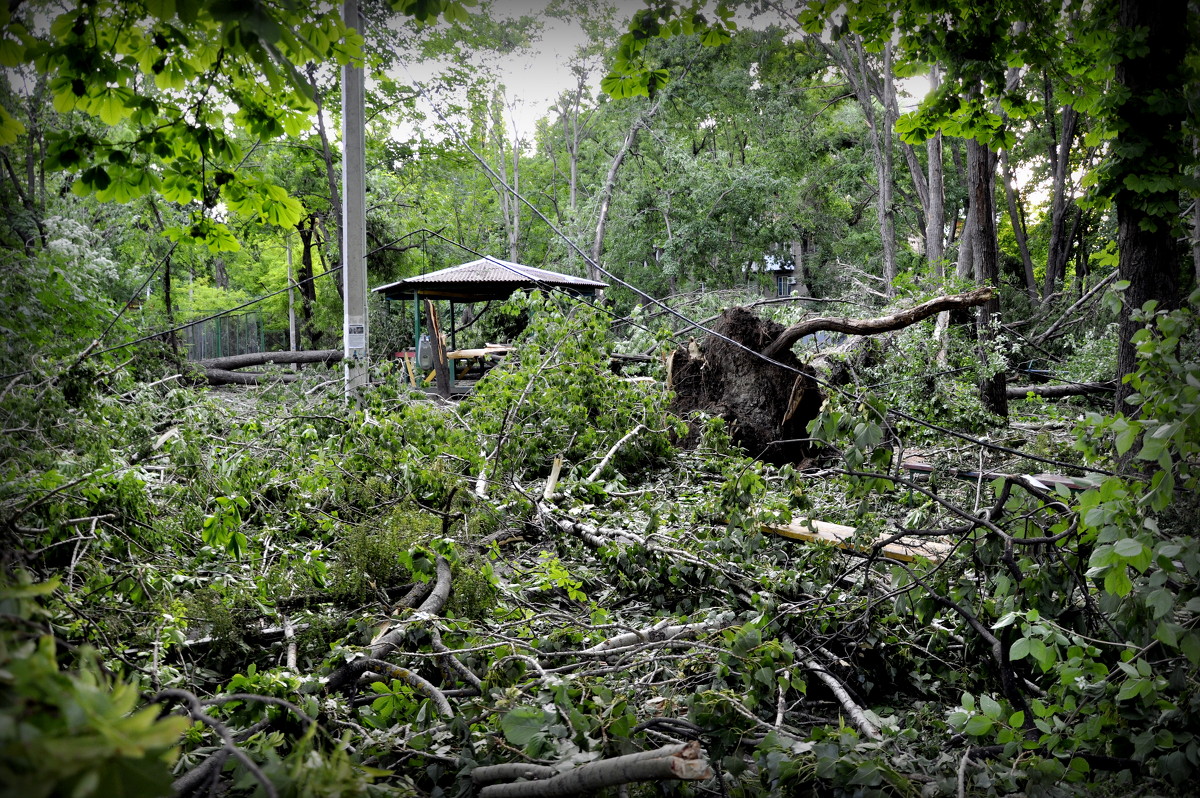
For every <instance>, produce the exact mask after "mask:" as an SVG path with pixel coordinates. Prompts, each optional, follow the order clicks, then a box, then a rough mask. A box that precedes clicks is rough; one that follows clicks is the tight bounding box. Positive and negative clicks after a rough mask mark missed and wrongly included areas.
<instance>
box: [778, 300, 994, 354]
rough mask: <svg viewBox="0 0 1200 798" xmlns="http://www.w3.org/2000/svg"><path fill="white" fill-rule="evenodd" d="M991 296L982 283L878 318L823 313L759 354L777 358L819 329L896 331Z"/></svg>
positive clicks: (788, 331) (796, 326) (786, 332)
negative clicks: (969, 289)
mask: <svg viewBox="0 0 1200 798" xmlns="http://www.w3.org/2000/svg"><path fill="white" fill-rule="evenodd" d="M993 296H995V289H993V288H992V287H991V286H984V287H983V288H977V289H975V290H974V291H968V292H967V293H965V294H951V295H949V296H939V297H935V298H934V299H931V300H929V301H928V302H922V303H921V304H920V305H916V306H915V307H911V308H907V309H905V310H902V311H900V312H899V313H893V314H892V315H890V316H881V317H879V318H877V319H849V318H844V317H826V316H820V317H817V318H815V319H805V320H804V321H799V322H796V323H795V324H793V325H792V326H791V327H788V328H787V329H785V330H784V331H783V332H781V333H779V335H777V336H775V340H773V341H772V342H771V343H769V344H768V345H767V346H766V348H765V349H763V350H762V353H763V354H764V355H766V356H767V357H769V358H777V357H778V356H779V355H781V354H782V353H783V352H785V351H787V350H788V349H791V348H792V344H794V343H796V342H797V341H799V340H800V339H801V338H803V337H804V336H806V335H812V334H813V333H815V332H819V331H822V330H824V331H828V332H840V333H846V334H848V335H876V334H878V333H885V332H891V331H892V330H899V329H902V328H904V327H908V326H909V325H912V324H916V323H917V322H919V321H921V320H923V319H927V318H929V317H930V316H933V315H936V314H938V313H941V312H942V311H944V310H962V309H964V308H971V307H976V306H978V305H982V304H983V303H985V302H987V301H988V300H990V299H991V298H992V297H993Z"/></svg>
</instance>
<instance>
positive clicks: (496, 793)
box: [471, 740, 713, 798]
mask: <svg viewBox="0 0 1200 798" xmlns="http://www.w3.org/2000/svg"><path fill="white" fill-rule="evenodd" d="M480 770H484V773H483V774H482V775H483V776H484V777H488V776H492V775H493V774H492V773H488V772H487V769H485V768H476V769H475V771H474V772H472V774H471V775H472V779H473V780H474V779H476V778H478V777H477V776H476V774H477V773H479V771H480ZM522 770H523V771H526V772H530V773H531V774H533V775H535V776H536V775H540V774H541V773H544V772H545V771H543V770H542V769H541V768H536V770H534V769H531V768H530V767H529V766H523V768H522ZM510 772H511V771H510ZM520 772H521V771H518V774H519V773H520ZM712 775H713V771H712V768H711V767H709V765H708V762H707V761H706V760H704V759H703V758H702V757H701V756H700V744H699V743H698V742H696V741H695V740H692V741H691V742H688V743H682V744H676V745H667V746H663V747H662V748H659V749H657V750H654V751H643V752H640V753H636V754H627V755H626V756H618V757H614V758H613V759H604V760H601V761H599V762H590V763H588V764H586V765H582V766H581V767H577V768H575V769H573V770H568V771H567V772H565V773H560V774H558V775H557V776H551V777H550V778H541V779H537V780H534V781H518V782H513V783H510V784H492V785H490V786H487V787H484V788H483V789H482V790H481V791H480V792H479V795H480V798H555V797H556V796H560V795H580V794H582V793H588V792H592V791H595V790H602V789H604V788H606V787H614V786H616V785H618V784H629V783H631V782H637V781H663V780H666V779H682V780H685V781H700V780H703V779H709V778H712ZM476 783H477V784H478V783H479V782H478V781H476Z"/></svg>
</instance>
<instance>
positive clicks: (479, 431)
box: [0, 303, 1200, 796]
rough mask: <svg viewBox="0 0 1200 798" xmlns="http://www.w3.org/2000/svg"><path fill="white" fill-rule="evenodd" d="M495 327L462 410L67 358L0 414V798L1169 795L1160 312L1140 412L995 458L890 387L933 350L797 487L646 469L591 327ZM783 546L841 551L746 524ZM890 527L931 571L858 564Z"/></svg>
mask: <svg viewBox="0 0 1200 798" xmlns="http://www.w3.org/2000/svg"><path fill="white" fill-rule="evenodd" d="M529 311H530V318H531V320H532V321H531V325H530V328H529V329H528V330H527V331H526V333H525V335H524V337H523V339H522V341H521V344H520V346H519V348H518V350H517V353H516V356H515V357H513V358H512V359H511V360H510V361H509V362H508V363H507V364H506V365H505V366H503V367H501V368H499V369H497V370H495V371H493V372H492V373H491V374H490V375H489V376H488V378H487V379H486V380H485V381H484V382H483V383H482V384H481V386H480V388H479V389H478V390H477V391H476V392H475V394H474V395H473V396H471V397H470V398H469V399H468V400H466V401H463V402H462V403H460V404H456V405H443V404H436V403H433V402H430V401H428V400H426V399H425V398H424V397H420V398H418V397H415V396H409V395H406V394H404V393H403V392H401V391H399V390H398V389H396V388H392V387H388V384H386V383H385V384H384V385H383V386H381V387H378V388H375V389H372V390H371V391H370V392H368V393H366V394H365V395H364V396H363V397H362V398H361V400H360V401H359V402H358V403H357V404H356V406H354V407H352V408H350V409H347V408H346V406H345V405H344V403H343V401H342V398H341V396H340V393H339V392H338V390H337V387H336V385H333V386H330V385H329V384H328V383H327V382H326V383H323V381H327V380H328V379H329V374H327V373H326V374H322V373H320V372H312V373H309V372H305V373H304V374H303V375H302V378H301V379H300V380H298V381H296V382H294V383H290V384H287V385H278V386H275V387H269V388H253V389H246V388H224V389H221V390H220V391H215V390H209V389H204V388H193V387H189V386H187V385H184V384H181V380H180V378H178V377H176V376H174V375H171V374H162V373H158V374H153V375H147V374H145V373H141V374H139V373H135V372H134V371H132V370H131V369H133V368H135V366H134V365H131V364H130V363H126V364H123V365H122V364H118V365H117V366H115V367H112V368H107V370H106V369H105V368H102V367H99V366H94V365H92V364H91V362H90V361H87V360H84V361H81V362H79V363H76V364H74V365H73V366H72V364H71V363H70V362H68V363H63V364H57V365H55V364H50V365H47V366H46V367H45V368H46V371H45V373H34V374H28V375H25V376H22V377H18V378H17V379H15V380H13V381H11V382H10V383H8V384H7V386H6V387H5V388H4V389H3V390H4V395H3V412H4V418H3V424H4V441H5V443H4V447H5V450H4V456H3V463H4V466H3V467H4V471H5V473H4V488H3V495H2V496H0V507H2V508H3V513H2V518H3V535H4V537H5V540H4V546H3V550H4V558H5V559H4V583H3V585H2V587H0V612H2V613H3V618H4V625H3V632H2V633H0V784H4V785H6V786H5V787H4V789H5V790H8V791H9V793H11V794H14V795H15V794H18V793H19V794H29V795H35V794H36V795H49V794H88V793H91V794H107V795H159V794H168V793H171V792H172V791H173V792H174V793H175V794H179V795H210V794H227V795H243V794H245V795H249V794H264V795H338V794H378V795H410V794H411V795H472V794H480V793H481V792H483V793H484V794H504V793H499V792H492V793H489V792H487V790H496V786H492V787H487V788H481V784H482V782H483V781H485V780H491V779H493V778H495V779H498V780H503V778H505V777H504V776H503V774H504V773H506V772H507V773H508V776H507V777H506V778H507V779H509V780H511V779H513V778H515V777H516V776H517V775H521V776H530V777H537V778H546V777H548V776H550V775H552V774H559V773H566V772H568V771H570V772H572V773H574V772H575V771H574V769H575V768H581V767H583V766H586V765H588V764H590V763H594V762H598V761H601V760H606V759H611V758H615V757H619V756H622V755H628V754H632V753H635V752H639V751H657V750H659V749H662V750H664V751H668V753H671V752H674V753H672V754H671V755H672V756H674V757H676V759H680V758H682V759H680V761H685V762H686V761H691V762H696V761H697V760H696V759H695V758H696V757H700V758H701V759H702V761H701V762H699V764H697V765H695V766H694V767H693V766H689V767H693V771H690V772H692V777H691V778H692V779H693V780H690V781H678V780H665V781H664V780H661V778H662V777H661V776H660V777H656V780H654V781H651V782H638V783H635V784H632V785H629V786H628V787H622V788H620V789H622V790H626V789H627V790H628V791H629V794H646V795H651V794H655V795H657V794H681V795H763V794H769V793H775V794H780V793H782V794H797V795H805V794H813V795H929V796H934V795H955V794H958V795H964V794H970V795H1003V794H1017V793H1021V794H1026V795H1068V794H1084V793H1088V794H1091V793H1092V792H1094V791H1095V790H1096V789H1102V790H1105V791H1107V793H1108V794H1114V795H1121V794H1131V793H1135V792H1136V793H1138V794H1174V793H1179V794H1185V793H1187V792H1188V788H1187V786H1186V785H1187V784H1188V783H1189V780H1190V779H1192V778H1194V774H1195V772H1196V770H1197V767H1198V766H1200V746H1198V741H1197V740H1196V739H1195V735H1194V730H1195V729H1196V728H1197V717H1198V714H1200V696H1198V694H1197V665H1198V664H1200V630H1198V629H1197V620H1198V617H1197V616H1198V613H1200V592H1198V591H1197V578H1198V577H1200V548H1198V546H1197V543H1196V541H1195V539H1194V537H1193V536H1192V535H1193V530H1194V522H1195V519H1196V517H1197V513H1196V498H1195V496H1196V493H1195V490H1194V489H1195V487H1196V484H1195V483H1196V471H1195V469H1196V466H1197V460H1196V456H1197V446H1200V444H1198V443H1197V441H1198V440H1200V435H1197V434H1196V433H1197V424H1198V423H1200V422H1198V421H1197V418H1198V417H1200V413H1197V412H1196V408H1197V407H1198V405H1197V402H1198V398H1197V392H1198V390H1200V380H1198V379H1197V377H1198V369H1200V366H1198V365H1197V362H1196V358H1195V356H1194V354H1195V339H1194V336H1195V333H1194V323H1193V322H1194V316H1193V315H1192V314H1193V310H1189V309H1185V310H1182V311H1178V312H1177V313H1175V314H1172V315H1169V316H1168V315H1164V314H1160V315H1159V316H1158V317H1157V318H1156V319H1153V320H1150V321H1151V322H1152V324H1153V326H1154V329H1155V330H1156V332H1153V333H1150V332H1148V333H1147V334H1146V335H1145V338H1144V339H1143V340H1142V341H1141V345H1142V352H1143V358H1142V364H1143V366H1142V370H1141V371H1140V372H1139V374H1138V376H1137V377H1136V387H1137V389H1138V390H1139V392H1140V394H1139V397H1138V398H1139V400H1140V402H1141V411H1142V414H1141V417H1140V419H1138V420H1133V419H1131V418H1126V417H1124V416H1112V415H1110V414H1108V413H1107V412H1103V410H1104V408H1103V407H1102V406H1101V405H1099V404H1097V403H1096V400H1091V399H1088V400H1081V401H1083V402H1084V404H1081V405H1076V406H1073V407H1063V408H1061V409H1060V408H1056V407H1054V406H1051V405H1050V404H1048V403H1044V402H1040V401H1038V400H1031V402H1032V408H1033V409H1032V411H1031V413H1030V418H1036V419H1037V422H1036V423H1019V420H1018V419H1014V421H1018V423H1014V424H1011V425H1008V426H1001V425H999V424H998V423H997V422H996V420H995V419H989V418H988V417H986V415H985V414H983V412H982V411H981V410H979V409H978V406H977V404H973V402H975V400H974V399H973V398H972V397H973V392H972V391H973V389H972V386H971V383H970V379H971V376H972V375H971V374H970V373H965V374H959V375H958V377H957V378H955V379H951V378H946V377H941V378H939V379H938V380H937V382H936V384H934V383H933V382H918V383H917V384H916V385H914V384H913V379H912V377H913V371H912V364H913V363H918V362H919V363H925V362H932V360H931V359H926V360H921V359H919V358H916V357H915V353H917V350H921V349H922V348H923V347H924V348H925V349H924V350H923V351H924V354H925V355H929V354H930V352H929V350H928V347H930V346H932V345H933V344H932V343H931V342H932V337H931V336H930V334H929V330H930V329H932V321H930V322H929V323H928V324H929V328H928V329H926V328H924V327H921V328H919V329H915V330H914V331H912V333H911V334H905V335H902V336H901V337H899V338H896V339H894V340H893V341H892V342H891V343H889V344H888V346H890V347H893V348H894V349H896V352H894V353H893V354H892V355H891V356H886V357H882V358H881V362H886V363H888V364H890V365H888V366H886V367H881V368H883V370H880V369H876V370H874V371H869V370H867V367H866V366H863V364H862V363H861V362H860V363H858V364H857V368H858V369H859V371H860V372H862V373H857V376H858V377H860V378H862V379H860V380H859V381H860V382H862V383H863V384H864V385H865V384H866V383H867V382H868V381H869V380H873V381H874V382H876V383H884V382H887V380H886V379H885V378H888V377H889V374H888V373H887V369H893V370H895V369H899V370H901V371H904V370H905V369H908V371H907V372H906V373H907V374H908V377H909V378H910V379H908V380H907V381H899V382H897V381H892V382H891V383H890V386H891V387H889V388H888V389H879V390H877V391H876V392H875V393H867V392H858V391H857V390H854V391H850V390H846V391H842V390H830V392H829V396H828V401H826V402H825V404H824V405H823V407H822V408H821V412H820V414H819V415H818V416H817V417H816V419H815V420H814V421H813V422H812V424H811V425H809V426H808V429H807V432H808V434H809V435H811V436H812V437H813V438H815V439H817V441H818V442H819V443H820V447H821V459H820V460H819V462H818V463H817V465H816V467H814V468H810V469H808V470H804V471H800V470H797V469H796V468H794V467H793V466H790V465H769V464H764V463H763V462H760V461H756V460H753V459H750V458H748V457H747V456H746V454H745V453H744V452H743V451H742V450H740V449H738V448H737V447H735V446H734V445H733V443H732V441H731V438H730V430H729V428H728V426H727V425H726V423H725V422H724V421H722V420H721V419H720V418H718V417H715V416H697V417H693V418H690V419H688V420H687V421H690V422H691V424H692V428H693V429H694V430H696V434H695V436H694V439H695V440H694V442H695V445H694V446H692V447H691V448H683V447H681V446H680V445H679V443H678V442H679V441H681V440H684V439H685V436H686V432H687V426H686V424H685V420H684V419H680V418H678V417H675V416H673V415H672V414H671V413H670V412H669V410H668V407H669V404H668V403H669V397H668V395H667V394H666V393H665V392H664V391H663V389H662V387H661V384H651V383H649V382H646V381H637V380H629V379H625V378H623V377H621V376H619V375H615V374H613V373H611V371H610V370H609V369H608V368H607V362H608V353H609V352H610V351H611V349H612V348H613V342H612V338H611V334H610V333H609V331H608V329H607V326H606V324H605V322H604V321H603V320H602V319H600V318H597V317H596V316H595V315H594V314H593V313H592V312H591V311H589V310H588V309H587V308H586V307H575V308H567V309H563V308H559V307H557V306H555V305H554V304H552V303H548V304H542V305H539V306H537V307H531V308H529ZM962 351H969V347H965V348H964V349H963V350H962ZM903 353H907V355H908V358H907V360H906V359H905V358H898V357H896V355H897V354H903ZM959 354H961V352H959ZM951 355H952V357H954V356H957V355H955V352H954V351H952V352H951ZM142 362H144V359H143V361H142ZM898 363H899V365H897V364H898ZM906 364H907V365H906ZM68 367H69V368H68ZM953 367H954V366H953V364H952V365H951V368H952V369H953ZM964 368H966V367H964ZM656 374H657V376H659V377H660V379H661V378H662V377H664V376H665V375H664V374H661V373H656ZM164 377H165V378H164ZM1087 402H1092V404H1091V405H1088V404H1087ZM896 408H907V411H903V412H902V414H901V415H896V414H895V413H890V412H889V410H895V409H896ZM908 411H913V412H918V411H919V413H920V418H922V419H932V420H935V421H937V422H938V424H939V425H944V424H950V422H951V420H954V421H957V422H958V423H957V424H953V425H952V426H954V427H955V429H956V430H959V431H960V432H959V433H957V434H947V433H946V432H945V431H944V430H939V429H936V428H931V427H930V426H928V425H925V424H921V423H916V422H914V421H913V420H912V419H913V418H914V416H913V415H912V413H911V412H908ZM989 430H990V431H989ZM914 450H915V451H919V453H920V454H921V456H922V458H923V460H924V461H925V462H926V463H928V464H930V465H931V466H932V472H931V473H928V474H923V473H922V474H919V473H916V472H912V471H909V470H905V469H902V468H901V467H900V466H901V462H902V461H903V460H904V458H906V457H907V456H908V455H910V454H912V452H913V451H914ZM1126 453H1128V454H1130V455H1135V459H1134V461H1133V462H1134V466H1133V467H1132V468H1128V467H1125V466H1122V464H1121V463H1120V461H1119V456H1120V455H1123V454H1126ZM556 461H558V463H559V465H558V466H556ZM1139 464H1147V465H1149V467H1150V468H1149V472H1148V471H1147V470H1146V469H1142V468H1140V467H1139ZM1119 471H1120V472H1122V473H1124V474H1125V475H1124V476H1118V475H1117V472H1119ZM1046 472H1057V473H1059V474H1061V475H1064V476H1070V477H1072V478H1073V480H1074V483H1073V484H1072V485H1065V484H1063V485H1055V484H1053V483H1051V482H1048V481H1046V479H1045V478H1037V477H1030V476H1028V475H1033V474H1038V473H1046ZM1004 475H1008V476H1004ZM801 517H806V518H815V519H819V520H824V521H831V522H837V523H842V524H847V525H851V526H855V527H857V529H858V533H857V537H856V538H854V540H853V543H854V544H855V545H854V546H853V547H851V548H834V547H830V546H824V545H815V544H806V543H802V542H798V541H794V540H789V539H785V538H783V537H779V536H776V535H773V534H770V533H767V532H765V531H764V528H763V526H764V524H765V523H770V524H774V525H779V524H785V523H787V522H789V521H792V520H794V519H798V518H801ZM901 533H903V534H906V535H910V536H926V537H937V538H939V539H942V540H944V541H945V542H946V543H947V544H948V545H949V546H950V554H949V556H948V557H947V558H946V559H945V560H944V561H941V562H931V561H928V560H922V559H917V560H915V561H910V562H906V561H899V560H893V559H889V558H887V557H885V556H884V552H883V550H882V549H881V547H880V546H879V545H876V544H879V543H880V542H881V541H883V540H885V539H888V538H892V537H894V536H897V535H899V534H901ZM691 741H696V742H697V743H698V748H697V747H696V746H690V747H689V746H684V747H678V744H682V743H688V742H691ZM664 746H676V747H675V748H670V749H665V748H663V747H664ZM664 756H665V754H664ZM688 757H691V759H688ZM498 765H514V766H516V767H515V769H513V770H511V772H509V771H505V770H503V769H501V770H496V769H494V768H493V769H491V770H486V771H485V770H484V768H491V767H492V766H498ZM477 771H478V772H477ZM623 772H625V771H623ZM639 772H641V771H639ZM647 772H648V771H647ZM484 773H486V774H487V776H486V777H484V776H483V775H482V774H484ZM531 783H534V784H536V783H537V782H536V778H535V779H534V781H532V782H531ZM546 783H547V784H549V781H547V782H546ZM499 786H504V785H499ZM509 786H512V787H516V786H519V785H509ZM614 789H615V788H614ZM9 793H6V794H9ZM513 794H515V793H513ZM523 794H551V793H549V792H540V793H539V792H529V793H523Z"/></svg>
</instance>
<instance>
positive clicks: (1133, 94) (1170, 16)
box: [1114, 0, 1188, 412]
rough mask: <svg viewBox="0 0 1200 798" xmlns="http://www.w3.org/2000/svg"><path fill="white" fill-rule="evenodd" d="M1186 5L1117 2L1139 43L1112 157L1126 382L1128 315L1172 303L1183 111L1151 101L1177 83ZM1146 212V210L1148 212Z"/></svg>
mask: <svg viewBox="0 0 1200 798" xmlns="http://www.w3.org/2000/svg"><path fill="white" fill-rule="evenodd" d="M1187 14H1188V2H1187V0H1156V1H1155V2H1152V3H1148V2H1145V0H1120V7H1119V20H1120V27H1121V34H1122V35H1123V36H1124V37H1126V43H1127V44H1128V42H1129V40H1131V39H1132V38H1133V36H1135V35H1136V36H1137V37H1138V42H1139V45H1140V46H1139V48H1138V50H1137V54H1136V55H1133V56H1131V57H1128V58H1125V59H1123V60H1122V61H1120V62H1118V63H1117V69H1116V77H1117V82H1118V83H1119V84H1121V86H1122V87H1123V88H1124V90H1125V99H1124V101H1123V102H1122V103H1121V105H1120V107H1119V108H1118V109H1117V113H1116V116H1117V119H1116V120H1115V121H1116V122H1117V126H1116V127H1117V130H1118V131H1119V132H1118V133H1117V140H1116V143H1115V144H1116V146H1115V147H1114V150H1115V151H1116V153H1117V155H1116V156H1115V157H1116V158H1117V159H1118V160H1117V164H1116V166H1117V174H1116V177H1117V179H1118V180H1119V181H1121V182H1118V183H1117V186H1118V188H1117V191H1116V193H1115V197H1114V200H1115V204H1116V206H1117V231H1118V232H1117V236H1118V242H1119V249H1120V265H1119V267H1118V271H1119V273H1120V275H1121V279H1123V280H1128V281H1129V288H1127V289H1126V290H1125V304H1124V306H1123V307H1122V309H1121V315H1120V327H1119V334H1118V345H1117V374H1118V376H1120V377H1124V376H1126V375H1128V374H1131V373H1133V372H1134V371H1135V370H1136V369H1137V348H1136V346H1135V345H1134V343H1133V335H1134V333H1135V332H1137V330H1138V328H1139V327H1140V326H1141V325H1140V324H1139V323H1138V322H1135V321H1134V320H1133V316H1132V314H1133V311H1135V310H1137V309H1139V308H1141V307H1142V305H1143V304H1144V303H1146V302H1149V301H1151V300H1156V301H1158V303H1159V307H1160V308H1170V307H1173V306H1175V305H1177V304H1178V302H1179V300H1180V297H1179V273H1180V267H1181V265H1182V264H1181V262H1180V258H1179V257H1178V250H1177V248H1176V245H1175V237H1174V236H1173V235H1172V232H1171V223H1172V219H1171V218H1170V211H1167V210H1158V211H1157V212H1155V211H1154V210H1153V209H1154V208H1156V207H1158V208H1167V209H1169V208H1171V207H1172V205H1173V204H1174V203H1175V202H1176V201H1177V199H1178V191H1177V189H1176V188H1174V186H1172V185H1171V183H1172V182H1174V181H1173V178H1175V177H1176V172H1177V170H1178V165H1179V164H1180V163H1182V162H1183V161H1184V160H1185V159H1184V152H1183V144H1182V142H1181V140H1180V136H1179V131H1180V127H1181V126H1182V124H1183V118H1184V110H1183V107H1182V105H1177V104H1174V103H1165V102H1161V101H1157V100H1156V98H1159V97H1162V96H1172V95H1173V94H1174V93H1176V92H1178V91H1179V87H1180V86H1181V85H1183V84H1182V82H1181V76H1180V72H1181V70H1182V67H1181V66H1180V65H1181V64H1182V63H1183V62H1184V56H1185V54H1186V51H1187V42H1188V38H1187V30H1188V24H1187V23H1188V18H1187ZM1126 175H1139V176H1142V177H1161V178H1165V180H1164V182H1166V183H1167V185H1168V188H1166V189H1165V190H1164V189H1159V190H1158V191H1149V190H1142V191H1137V190H1134V189H1132V188H1130V187H1129V186H1127V185H1125V183H1124V181H1123V180H1121V179H1122V178H1123V177H1124V176H1126ZM1148 209H1149V210H1148ZM1132 393H1133V386H1132V385H1130V384H1129V383H1128V382H1127V381H1125V380H1124V379H1122V381H1121V383H1120V385H1119V386H1118V388H1117V397H1116V409H1117V411H1118V412H1124V411H1126V410H1128V409H1129V408H1128V407H1127V405H1126V404H1125V399H1126V398H1127V397H1128V396H1130V395H1131V394H1132Z"/></svg>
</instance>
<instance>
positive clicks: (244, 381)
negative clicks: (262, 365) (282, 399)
mask: <svg viewBox="0 0 1200 798" xmlns="http://www.w3.org/2000/svg"><path fill="white" fill-rule="evenodd" d="M204 376H205V378H206V379H207V380H208V384H209V385H264V384H270V383H274V382H295V381H296V379H297V375H296V374H263V373H262V372H260V371H229V370H228V369H211V368H210V369H205V370H204Z"/></svg>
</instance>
